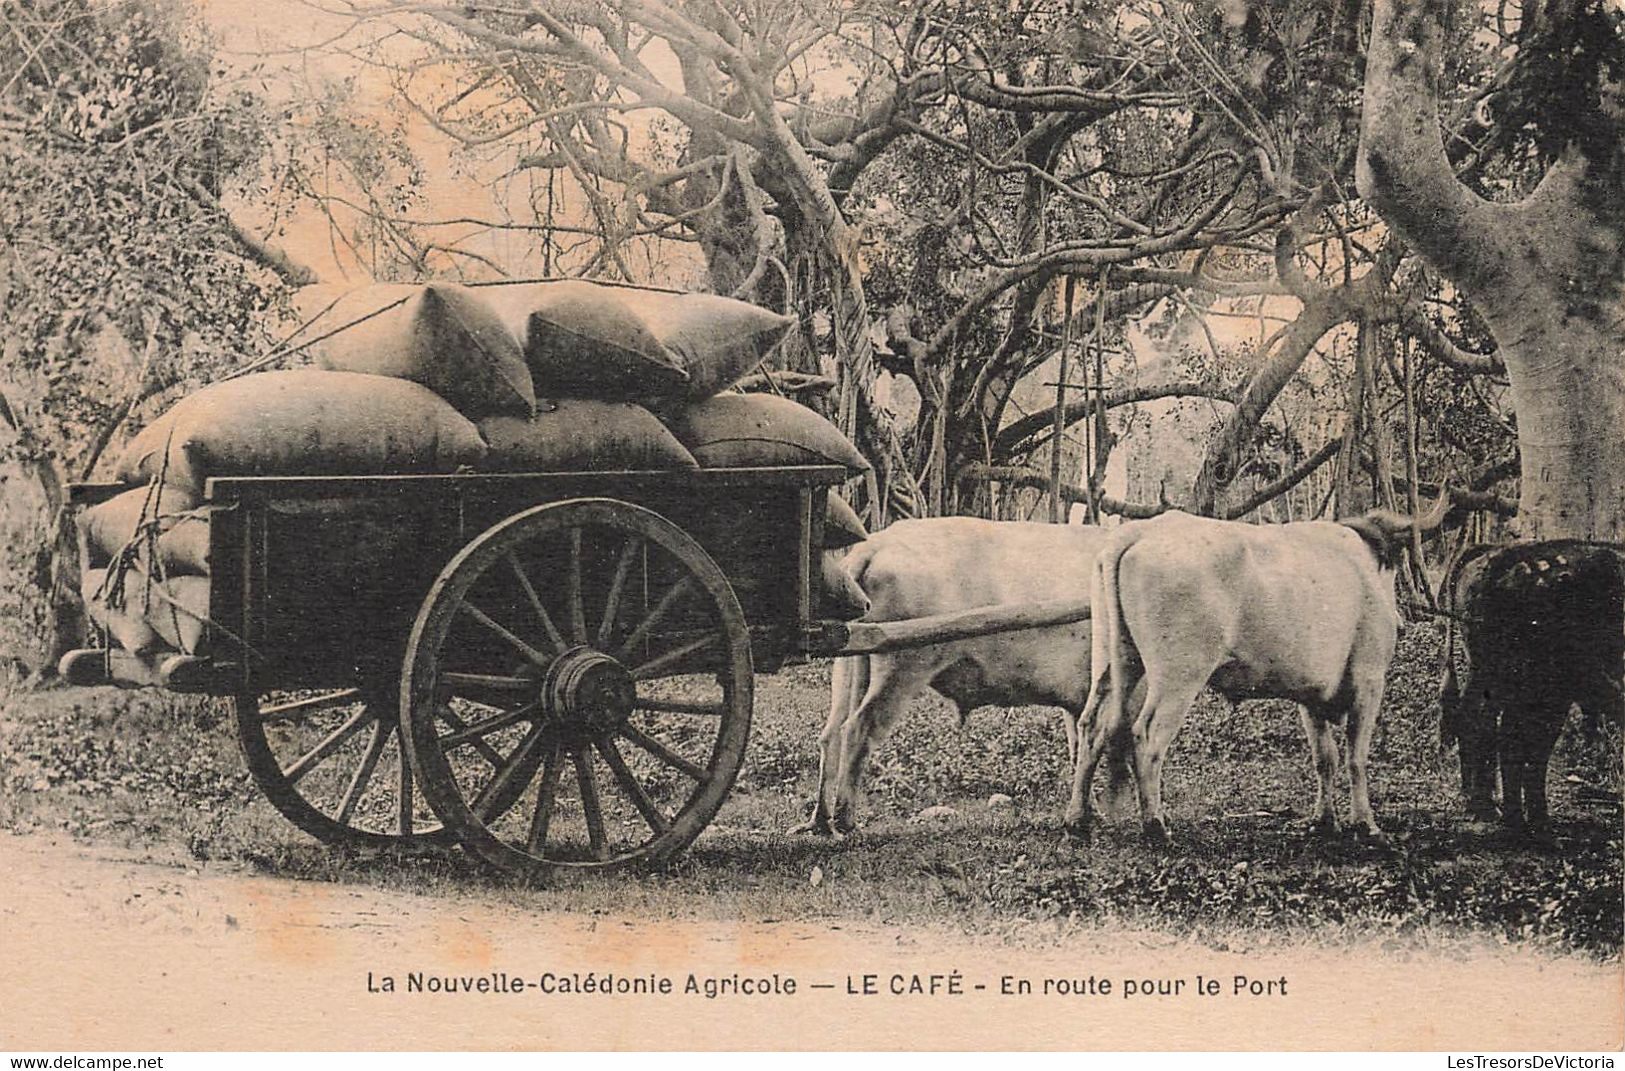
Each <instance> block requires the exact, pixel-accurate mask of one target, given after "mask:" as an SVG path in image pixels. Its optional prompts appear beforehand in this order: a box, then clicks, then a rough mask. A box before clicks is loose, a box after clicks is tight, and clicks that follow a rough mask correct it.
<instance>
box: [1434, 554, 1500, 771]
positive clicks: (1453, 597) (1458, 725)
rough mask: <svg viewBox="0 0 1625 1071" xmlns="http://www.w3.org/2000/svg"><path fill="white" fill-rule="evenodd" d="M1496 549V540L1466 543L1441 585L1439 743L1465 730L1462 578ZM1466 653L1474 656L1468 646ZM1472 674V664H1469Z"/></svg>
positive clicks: (1452, 739) (1452, 741)
mask: <svg viewBox="0 0 1625 1071" xmlns="http://www.w3.org/2000/svg"><path fill="white" fill-rule="evenodd" d="M1494 549H1495V545H1494V544H1493V543H1472V544H1468V545H1466V546H1464V547H1462V548H1461V549H1460V550H1458V551H1457V552H1456V553H1455V555H1454V556H1453V557H1452V558H1451V559H1450V563H1449V564H1448V565H1447V566H1446V567H1445V571H1444V580H1443V581H1442V582H1441V583H1440V585H1439V605H1440V607H1442V608H1443V610H1444V640H1443V642H1442V643H1441V644H1440V647H1439V746H1440V747H1449V746H1451V745H1452V744H1456V743H1459V742H1460V740H1461V731H1462V727H1463V726H1462V721H1461V719H1462V694H1463V690H1464V689H1463V687H1462V683H1461V679H1460V677H1459V676H1458V675H1457V673H1456V634H1457V632H1458V631H1460V630H1459V629H1458V628H1457V625H1456V619H1457V617H1458V616H1459V615H1460V614H1461V613H1462V612H1463V611H1464V610H1465V607H1466V601H1465V599H1463V598H1462V594H1461V578H1462V574H1463V573H1465V572H1466V570H1467V566H1468V564H1469V563H1471V562H1473V561H1474V560H1476V559H1478V558H1481V557H1483V556H1484V555H1486V554H1488V553H1489V552H1490V551H1492V550H1494ZM1462 657H1463V658H1466V659H1469V660H1470V659H1471V658H1472V651H1471V650H1470V649H1467V648H1466V647H1465V646H1464V648H1463V651H1462ZM1467 672H1468V676H1469V677H1470V676H1471V675H1472V666H1471V665H1470V664H1469V665H1468V666H1467Z"/></svg>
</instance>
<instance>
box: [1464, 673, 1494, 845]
mask: <svg viewBox="0 0 1625 1071" xmlns="http://www.w3.org/2000/svg"><path fill="white" fill-rule="evenodd" d="M1460 702H1461V712H1460V714H1459V716H1458V726H1459V727H1458V730H1457V736H1456V747H1457V750H1458V752H1459V758H1460V761H1461V794H1462V799H1463V801H1464V802H1465V804H1466V806H1467V815H1468V817H1469V818H1472V819H1473V820H1475V821H1480V822H1485V821H1489V820H1491V819H1493V818H1494V817H1495V774H1496V767H1497V765H1498V763H1497V762H1496V721H1497V718H1496V712H1495V710H1494V709H1493V708H1492V707H1491V706H1490V705H1489V704H1488V703H1486V702H1485V701H1484V698H1483V696H1482V695H1477V694H1471V695H1468V696H1465V697H1463V698H1462V699H1461V700H1460Z"/></svg>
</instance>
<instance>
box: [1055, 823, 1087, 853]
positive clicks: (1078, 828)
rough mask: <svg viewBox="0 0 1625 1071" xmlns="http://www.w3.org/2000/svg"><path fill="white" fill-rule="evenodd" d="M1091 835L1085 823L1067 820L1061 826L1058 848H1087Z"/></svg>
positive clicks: (1068, 849) (1062, 849)
mask: <svg viewBox="0 0 1625 1071" xmlns="http://www.w3.org/2000/svg"><path fill="white" fill-rule="evenodd" d="M1092 837H1093V833H1092V831H1091V830H1090V828H1089V827H1088V826H1087V825H1083V824H1081V823H1077V822H1068V823H1067V824H1066V825H1064V826H1062V827H1061V843H1060V850H1061V851H1063V852H1069V851H1072V850H1073V849H1076V848H1087V847H1089V841H1090V840H1091V839H1092Z"/></svg>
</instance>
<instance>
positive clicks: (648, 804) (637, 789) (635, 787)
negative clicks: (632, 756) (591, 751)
mask: <svg viewBox="0 0 1625 1071" xmlns="http://www.w3.org/2000/svg"><path fill="white" fill-rule="evenodd" d="M594 745H595V746H596V747H597V748H598V754H600V755H602V756H603V757H604V764H605V765H607V766H608V767H609V772H610V773H612V774H614V775H615V780H616V781H618V782H619V783H620V786H621V791H622V792H625V793H626V795H627V798H628V799H630V800H631V801H632V806H634V807H636V808H637V809H638V813H639V814H641V815H643V820H644V821H645V822H647V823H649V828H650V829H651V830H653V831H654V833H655V835H656V836H658V835H660V834H661V833H664V832H665V831H666V830H668V829H670V828H671V822H670V821H668V820H667V818H666V816H665V815H663V814H661V813H660V808H659V807H656V806H655V802H654V800H652V799H650V798H649V794H648V793H647V792H645V791H643V786H642V785H640V784H638V779H637V777H636V776H635V775H634V774H633V773H632V770H631V768H630V767H628V766H627V765H626V760H625V759H624V758H622V757H621V750H620V748H618V747H616V746H615V741H614V740H611V739H609V738H608V737H605V738H604V739H601V740H597V741H594Z"/></svg>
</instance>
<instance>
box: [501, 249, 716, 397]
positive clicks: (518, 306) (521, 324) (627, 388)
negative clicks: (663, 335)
mask: <svg viewBox="0 0 1625 1071" xmlns="http://www.w3.org/2000/svg"><path fill="white" fill-rule="evenodd" d="M480 289H481V290H482V291H485V292H487V294H486V300H487V301H489V302H490V303H491V306H492V307H493V308H494V309H496V310H497V315H498V316H499V318H500V319H501V320H502V321H503V322H504V323H506V324H507V325H508V327H509V329H510V330H512V331H514V332H515V333H516V334H517V336H518V337H519V338H520V339H522V340H523V342H524V350H525V360H526V361H527V362H528V363H529V365H530V371H531V378H532V380H533V382H534V383H535V385H536V390H537V392H538V393H540V394H543V395H546V396H547V397H573V398H598V399H602V400H604V401H626V402H646V401H657V400H660V399H664V398H671V397H674V396H677V395H680V394H681V393H682V391H683V390H684V388H685V387H686V386H687V384H688V373H686V372H685V371H683V366H682V362H681V360H680V359H679V358H678V357H677V356H676V355H675V354H673V353H672V352H671V351H670V350H668V349H667V348H666V347H665V346H664V345H663V344H662V343H661V342H660V340H659V339H658V338H656V337H655V335H654V333H653V332H652V331H651V330H650V329H649V327H648V325H647V324H645V322H644V321H643V319H642V317H640V316H639V315H638V313H637V312H636V311H635V310H634V309H633V308H632V307H631V306H630V305H628V303H627V301H626V299H625V297H624V295H626V294H629V293H637V291H630V290H626V289H624V288H619V287H610V286H601V285H599V284H597V283H589V282H586V281H579V280H573V279H571V280H564V281H561V282H549V283H533V284H529V285H518V286H490V287H481V288H480Z"/></svg>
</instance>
